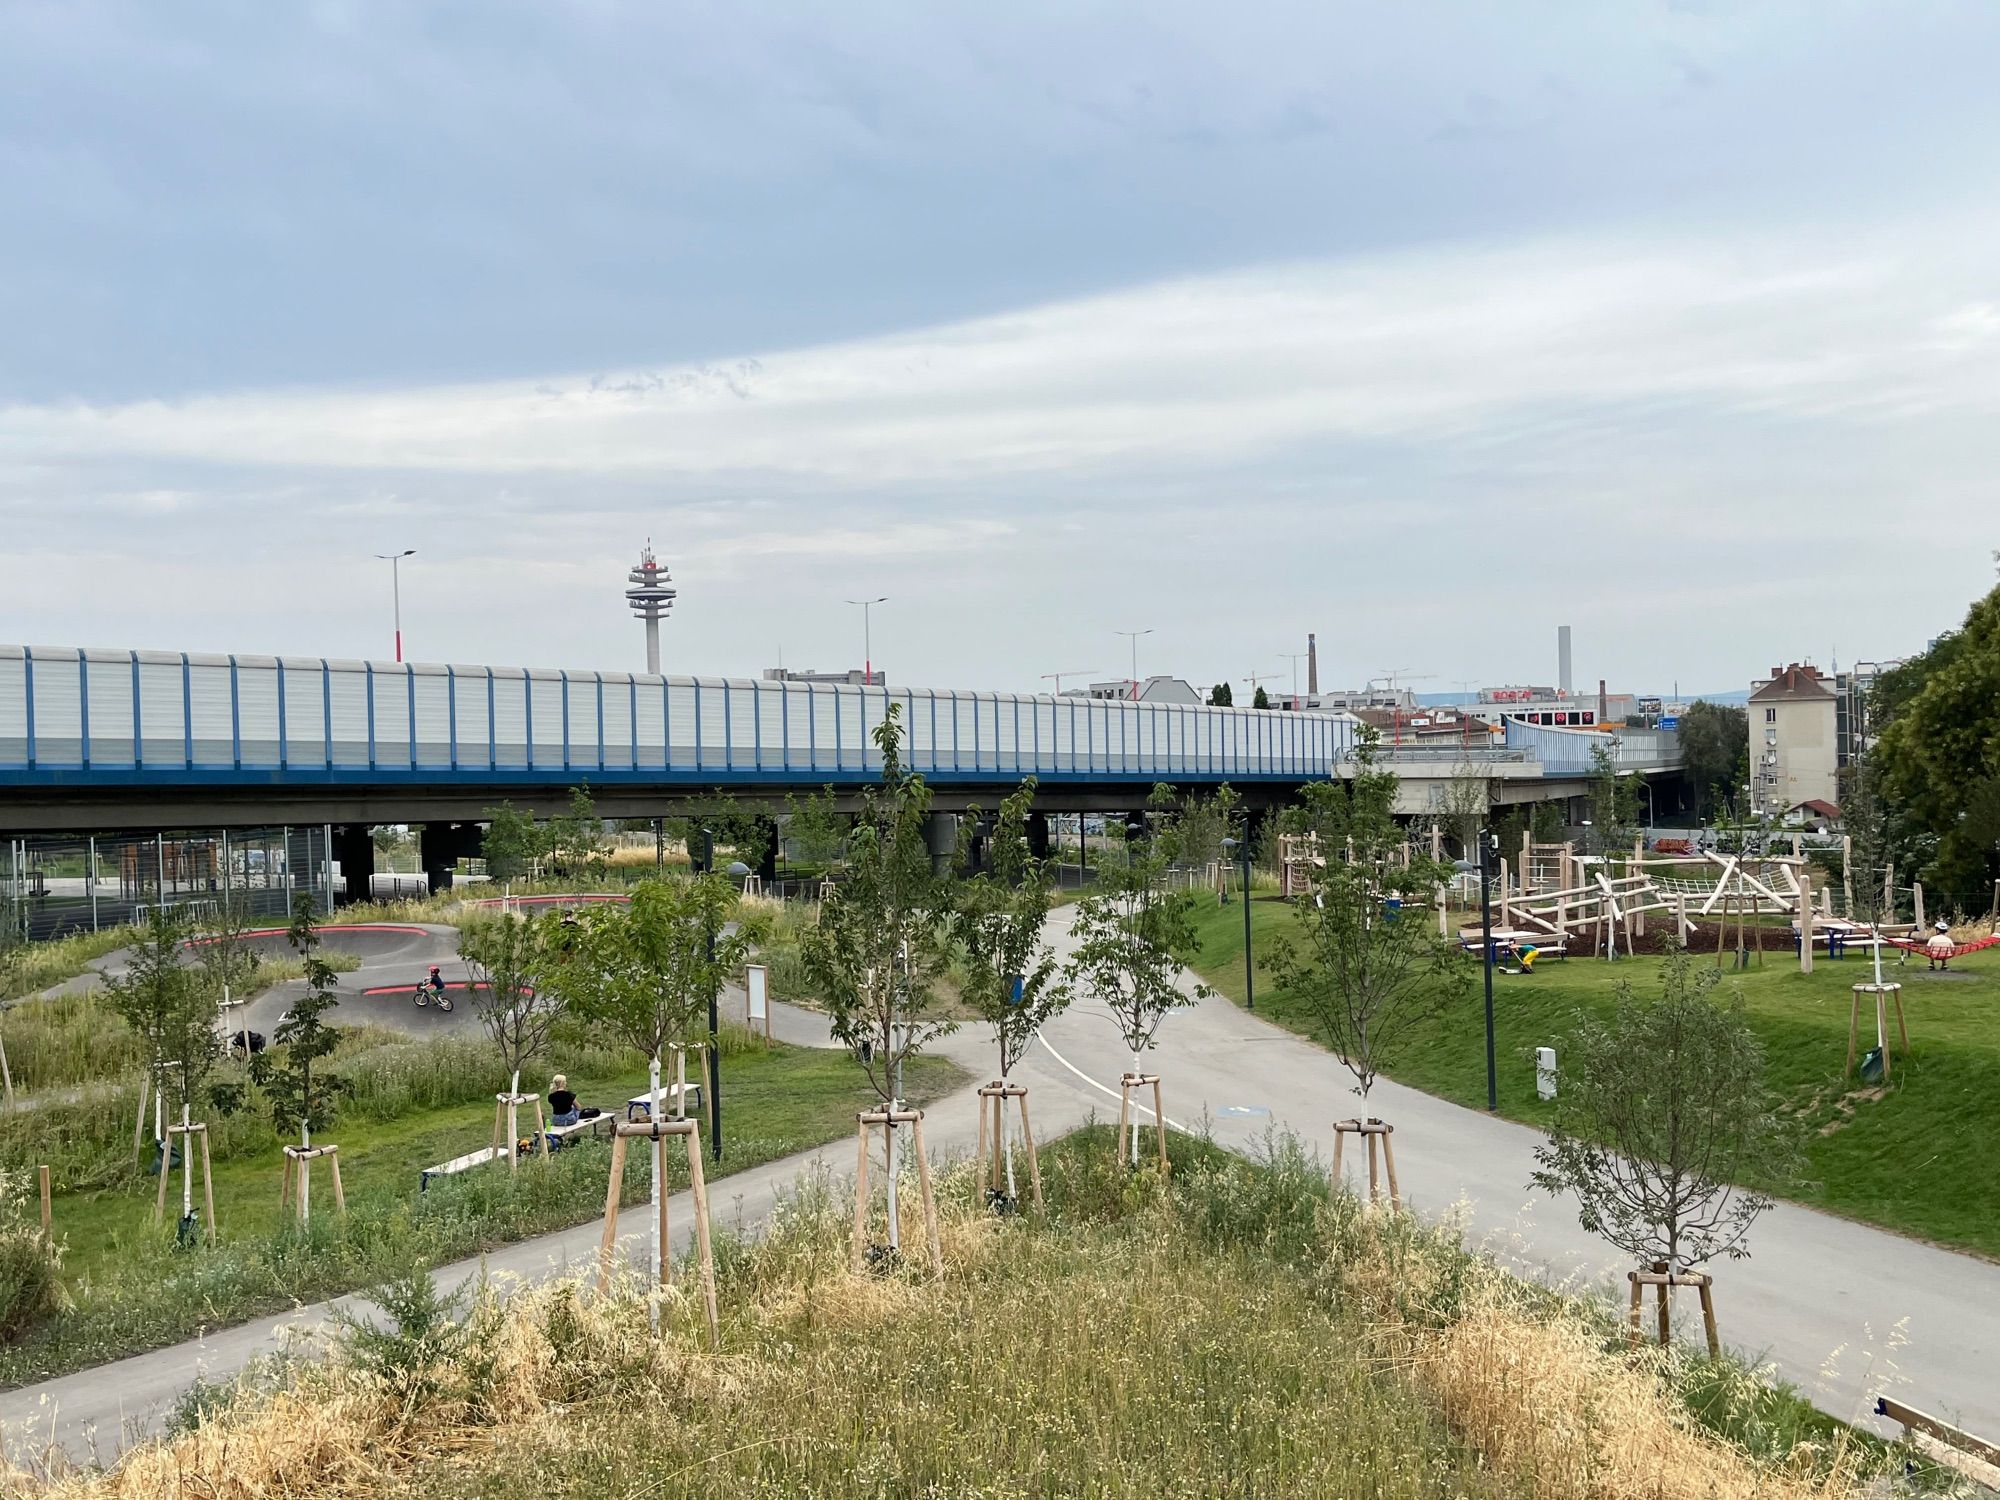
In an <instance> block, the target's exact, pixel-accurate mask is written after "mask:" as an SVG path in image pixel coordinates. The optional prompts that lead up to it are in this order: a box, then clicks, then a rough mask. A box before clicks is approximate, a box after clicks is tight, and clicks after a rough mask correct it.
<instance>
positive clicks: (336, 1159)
mask: <svg viewBox="0 0 2000 1500" xmlns="http://www.w3.org/2000/svg"><path fill="white" fill-rule="evenodd" d="M204 1144H205V1143H204ZM322 1159H324V1160H325V1162H326V1165H327V1168H328V1170H329V1171H331V1172H332V1173H333V1206H334V1207H335V1208H337V1209H338V1210H340V1212H342V1213H346V1212H347V1189H346V1188H344V1187H342V1186H341V1182H340V1147H338V1146H287V1147H285V1166H284V1173H283V1176H282V1177H281V1178H280V1180H279V1183H278V1208H279V1209H280V1210H281V1211H282V1210H283V1209H284V1208H285V1207H286V1205H287V1204H290V1203H293V1202H296V1203H297V1204H298V1214H299V1222H300V1223H301V1224H303V1223H305V1221H306V1215H307V1214H308V1213H309V1212H311V1209H312V1182H311V1181H310V1179H309V1178H308V1177H307V1175H306V1174H307V1173H309V1172H310V1171H311V1170H312V1164H313V1163H314V1162H316V1161H319V1160H322Z"/></svg>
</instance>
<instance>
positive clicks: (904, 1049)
mask: <svg viewBox="0 0 2000 1500" xmlns="http://www.w3.org/2000/svg"><path fill="white" fill-rule="evenodd" d="M900 710H901V705H900V704H895V703H891V704H890V705H889V706H888V709H887V711H886V712H885V713H884V714H883V716H882V722H881V723H880V724H879V725H878V726H876V729H875V735H874V738H875V744H876V746H877V747H878V748H879V749H880V751H881V753H882V779H881V781H880V782H879V783H878V784H876V785H874V786H871V787H870V788H869V789H868V791H867V792H866V794H865V795H864V797H863V800H862V807H861V812H860V816H859V817H858V818H856V820H855V824H854V831H853V833H852V835H851V836H850V837H849V839H848V846H847V861H848V862H847V871H846V873H845V874H844V875H843V876H842V878H841V881H840V883H839V885H838V886H836V887H835V888H834V890H833V892H832V894H831V895H830V896H829V897H828V898H827V900H826V901H825V902H824V903H823V904H822V905H821V907H820V918H819V923H818V925H817V926H815V927H809V928H807V929H806V931H805V933H804V935H803V938H802V941H801V944H800V958H801V960H802V961H803V963H804V966H805V971H806V975H807V977H808V978H809V979H810V981H811V982H812V983H813V984H814V986H815V987H816V989H817V991H818V993H819V996H820V999H821V1001H822V1002H823V1003H824V1004H825V1006H826V1008H827V1012H828V1014H829V1015H830V1016H831V1017H832V1021H833V1027H832V1030H833V1034H834V1036H835V1037H836V1038H838V1039H839V1040H840V1041H841V1042H843V1043H845V1044H846V1045H847V1046H849V1047H851V1048H853V1049H854V1054H855V1056H856V1058H857V1059H858V1060H859V1061H860V1063H861V1067H862V1070H863V1071H864V1072H865V1073H866V1074H867V1075H868V1081H869V1083H870V1085H872V1086H873V1088H874V1089H875V1092H876V1093H877V1094H879V1095H880V1096H881V1098H882V1099H883V1101H884V1102H885V1103H887V1104H889V1105H890V1106H891V1107H892V1108H893V1107H894V1106H895V1104H896V1103H897V1101H898V1099H899V1097H900V1095H901V1092H902V1076H903V1064H904V1063H905V1062H907V1061H908V1060H909V1059H910V1058H912V1057H915V1056H916V1055H917V1054H918V1053H920V1052H922V1051H923V1050H924V1048H925V1047H927V1046H928V1045H929V1044H930V1043H931V1042H933V1041H935V1040H936V1039H937V1038H939V1037H941V1036H944V1035H946V1034H947V1033H949V1032H951V1031H953V1030H955V1029H956V1026H957V1023H956V1022H955V1021H954V1020H953V1019H952V1018H951V1017H950V1015H949V1014H947V1012H946V1010H945V1007H944V1001H943V996H942V993H941V991H940V988H939V984H938V981H939V979H940V978H941V977H942V976H943V974H944V972H945V970H946V968H947V967H948V965H949V961H950V946H949V945H950V936H949V922H950V917H951V911H952V901H953V894H954V892H953V886H954V882H953V880H952V879H951V876H950V873H949V872H948V871H947V872H940V871H939V869H938V868H937V865H936V863H935V862H934V861H933V859H932V857H931V849H930V844H929V840H928V838H927V837H926V833H927V830H928V827H929V822H930V807H931V794H930V789H929V788H928V787H927V786H925V785H924V780H923V778H922V777H921V776H918V775H917V774H916V773H915V772H913V771H910V770H909V769H908V768H906V767H905V766H904V764H903V759H902V720H901V714H900ZM885 1134H886V1136H887V1142H888V1144H887V1152H888V1174H887V1180H888V1190H889V1245H890V1249H891V1250H892V1251H895V1250H897V1249H898V1248H899V1247H900V1244H901V1236H902V1226H901V1223H900V1220H899V1217H898V1214H897V1210H896V1132H895V1130H894V1128H893V1127H892V1128H891V1129H889V1130H888V1131H887V1132H885Z"/></svg>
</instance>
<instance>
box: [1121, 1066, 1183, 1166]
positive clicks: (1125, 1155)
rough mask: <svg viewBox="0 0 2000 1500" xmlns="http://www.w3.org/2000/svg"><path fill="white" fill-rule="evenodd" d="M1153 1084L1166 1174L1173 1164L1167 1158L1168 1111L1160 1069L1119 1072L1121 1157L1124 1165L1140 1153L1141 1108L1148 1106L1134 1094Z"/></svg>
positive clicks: (1156, 1139) (1155, 1136) (1155, 1129)
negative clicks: (1162, 1091)
mask: <svg viewBox="0 0 2000 1500" xmlns="http://www.w3.org/2000/svg"><path fill="white" fill-rule="evenodd" d="M1149 1085H1150V1086H1151V1088H1152V1090H1153V1142H1154V1144H1155V1145H1156V1146H1158V1147H1159V1152H1160V1175H1161V1176H1165V1175H1166V1174H1167V1173H1168V1172H1170V1171H1172V1170H1173V1168H1172V1167H1171V1166H1170V1165H1168V1162H1167V1111H1166V1106H1165V1105H1163V1104H1162V1103H1161V1102H1160V1075H1159V1074H1158V1073H1124V1074H1121V1075H1120V1076H1119V1079H1118V1160H1119V1163H1120V1164H1121V1165H1123V1164H1124V1163H1125V1162H1127V1161H1129V1160H1131V1159H1132V1158H1133V1157H1134V1156H1136V1155H1137V1154H1138V1151H1139V1129H1140V1126H1139V1116H1138V1111H1139V1110H1142V1109H1144V1108H1145V1107H1146V1106H1145V1105H1143V1104H1141V1103H1139V1101H1138V1100H1137V1099H1135V1098H1134V1097H1133V1096H1134V1095H1135V1094H1137V1093H1138V1092H1139V1091H1140V1090H1141V1089H1143V1088H1146V1087H1148V1086H1149ZM1128 1132H1129V1133H1128Z"/></svg>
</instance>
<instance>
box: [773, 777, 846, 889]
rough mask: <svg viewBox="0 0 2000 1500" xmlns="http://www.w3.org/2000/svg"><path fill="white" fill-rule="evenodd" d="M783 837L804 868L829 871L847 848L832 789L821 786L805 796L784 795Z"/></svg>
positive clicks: (844, 827)
mask: <svg viewBox="0 0 2000 1500" xmlns="http://www.w3.org/2000/svg"><path fill="white" fill-rule="evenodd" d="M785 807H786V809H787V812H786V817H785V838H786V839H787V840H789V841H790V842H791V843H792V844H793V845H794V846H795V847H796V848H797V850H798V853H799V858H800V859H801V860H802V861H804V862H805V863H806V864H808V865H816V866H818V867H820V868H821V869H829V868H831V867H832V866H833V865H835V864H836V863H838V861H839V860H840V857H841V855H842V853H843V852H844V851H845V849H846V847H847V822H846V820H845V819H844V818H842V817H841V815H840V813H839V811H838V810H837V809H836V808H835V806H834V800H833V788H832V787H830V786H829V787H822V788H820V790H819V791H818V792H816V793H813V794H811V795H809V796H806V797H803V798H802V797H799V796H797V795H794V794H791V793H787V794H786V796H785Z"/></svg>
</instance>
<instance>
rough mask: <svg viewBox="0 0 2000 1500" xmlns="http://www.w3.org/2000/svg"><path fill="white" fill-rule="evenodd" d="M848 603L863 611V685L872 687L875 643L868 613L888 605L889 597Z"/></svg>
mask: <svg viewBox="0 0 2000 1500" xmlns="http://www.w3.org/2000/svg"><path fill="white" fill-rule="evenodd" d="M847 602H848V603H849V604H853V605H857V606H859V608H860V610H861V685H862V686H863V687H870V686H872V685H873V684H874V681H875V641H874V637H873V636H871V635H870V634H869V629H868V624H869V622H868V612H869V611H870V610H871V609H873V608H874V607H875V606H876V605H878V604H887V603H888V602H889V596H888V595H887V594H878V595H877V596H876V597H875V598H873V599H849V600H848V601H847Z"/></svg>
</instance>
